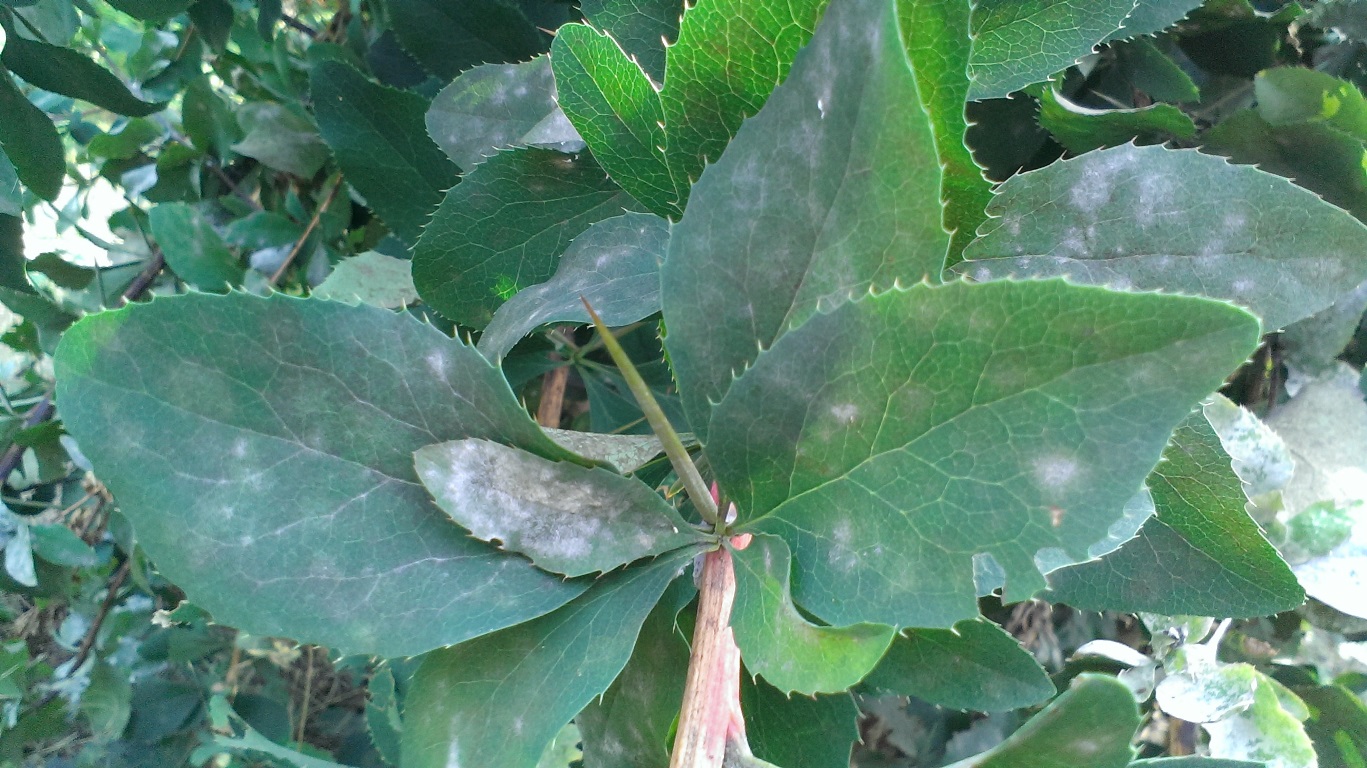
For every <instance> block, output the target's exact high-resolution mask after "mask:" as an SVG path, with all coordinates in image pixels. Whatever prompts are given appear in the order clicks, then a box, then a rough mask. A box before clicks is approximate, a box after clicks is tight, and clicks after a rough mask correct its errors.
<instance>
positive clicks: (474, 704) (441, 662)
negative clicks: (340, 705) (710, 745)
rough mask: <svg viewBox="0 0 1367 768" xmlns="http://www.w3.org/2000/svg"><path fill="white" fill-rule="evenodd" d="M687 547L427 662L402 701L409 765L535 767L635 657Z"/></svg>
mask: <svg viewBox="0 0 1367 768" xmlns="http://www.w3.org/2000/svg"><path fill="white" fill-rule="evenodd" d="M695 554H696V552H695V551H692V550H686V551H683V552H676V553H672V554H670V555H666V556H664V557H661V558H659V559H658V560H656V561H655V562H653V563H650V564H648V565H644V566H640V567H635V568H628V569H626V570H623V571H618V572H615V573H612V574H609V575H607V576H604V577H603V578H601V579H599V580H598V581H596V582H595V583H594V585H593V587H591V588H590V589H589V591H588V592H585V593H584V594H583V595H581V596H580V597H578V598H576V599H575V600H573V601H572V602H570V603H569V604H567V605H565V606H563V607H562V608H560V609H559V610H556V611H555V612H553V613H550V614H547V615H546V616H543V617H541V618H539V619H535V620H533V621H529V622H527V623H525V624H520V625H518V626H516V627H512V628H509V629H505V630H502V631H500V632H495V633H494V634H491V635H486V636H484V637H480V638H476V639H474V640H470V641H467V642H465V643H462V644H460V645H457V646H455V647H453V648H445V649H442V650H439V651H435V652H433V653H431V654H429V655H428V656H427V659H426V660H425V661H424V662H423V664H422V666H421V667H419V668H418V670H417V672H415V673H414V674H413V684H412V687H411V688H410V689H409V691H408V696H407V698H406V700H405V707H404V712H405V717H404V730H403V759H404V765H405V766H406V768H448V766H458V765H468V766H477V765H478V766H484V765H487V766H495V765H496V766H500V767H501V768H503V767H506V768H534V766H536V764H537V760H538V759H539V758H540V757H541V753H542V751H543V750H544V749H545V748H546V745H547V744H549V743H550V742H551V740H552V739H553V738H555V735H556V734H557V733H558V732H559V731H560V729H561V728H562V727H563V726H564V725H565V724H566V723H568V722H569V721H570V718H572V717H574V716H575V714H577V713H578V712H579V711H580V710H581V709H583V708H584V707H585V706H587V705H588V704H589V702H590V701H592V700H593V698H594V697H595V696H597V695H598V694H600V693H602V692H603V691H605V690H606V689H607V688H608V686H609V685H611V684H612V681H613V679H614V678H616V677H617V675H618V673H619V672H621V671H622V668H623V667H624V666H625V665H626V663H627V660H628V659H629V658H630V657H631V651H632V648H633V647H634V646H635V645H636V638H637V635H638V633H639V632H640V630H641V625H642V623H643V622H644V621H645V619H646V616H647V615H648V614H649V613H650V610H651V609H652V608H653V607H654V606H655V604H656V602H657V601H658V600H659V599H660V596H661V594H663V593H664V591H665V587H667V586H668V585H669V583H670V582H671V581H673V580H674V577H675V576H676V575H677V574H678V573H679V571H680V569H682V568H683V567H684V566H685V565H687V564H688V562H689V560H690V559H692V557H693V556H694V555H695Z"/></svg>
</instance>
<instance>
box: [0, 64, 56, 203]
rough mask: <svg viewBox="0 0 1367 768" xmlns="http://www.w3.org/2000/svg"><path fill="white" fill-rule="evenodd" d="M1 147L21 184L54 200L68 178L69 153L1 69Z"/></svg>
mask: <svg viewBox="0 0 1367 768" xmlns="http://www.w3.org/2000/svg"><path fill="white" fill-rule="evenodd" d="M0 114H3V115H4V116H5V119H4V120H0V148H3V149H4V150H5V155H6V156H7V157H9V160H10V162H11V163H13V164H14V170H15V173H17V174H18V176H19V181H21V182H23V183H24V186H25V187H28V188H29V190H31V191H32V192H33V194H35V195H37V196H39V197H41V198H43V199H44V200H55V199H56V198H57V193H58V192H60V191H61V189H62V180H63V179H65V178H66V154H65V150H64V149H63V148H62V139H61V137H59V136H58V135H57V128H56V126H54V125H53V124H52V120H50V119H48V116H47V115H46V114H44V112H43V111H42V110H41V109H39V108H37V107H35V106H33V104H32V103H30V102H29V100H28V98H27V97H25V96H24V94H23V93H22V92H21V91H20V90H19V89H18V87H16V86H15V84H14V81H13V80H12V79H10V77H9V73H8V72H6V71H5V70H4V68H3V67H0Z"/></svg>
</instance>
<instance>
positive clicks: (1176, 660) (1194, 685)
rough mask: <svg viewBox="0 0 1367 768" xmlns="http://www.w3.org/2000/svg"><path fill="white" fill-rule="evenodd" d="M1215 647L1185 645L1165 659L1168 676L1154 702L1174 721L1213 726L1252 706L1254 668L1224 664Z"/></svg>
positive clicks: (1157, 690)
mask: <svg viewBox="0 0 1367 768" xmlns="http://www.w3.org/2000/svg"><path fill="white" fill-rule="evenodd" d="M1215 655H1216V643H1214V642H1210V643H1205V644H1200V645H1186V646H1181V647H1179V648H1176V649H1174V650H1173V651H1172V652H1171V654H1170V655H1169V656H1168V657H1167V658H1166V659H1164V664H1163V666H1164V668H1165V672H1166V674H1165V676H1164V677H1163V680H1162V681H1161V682H1159V683H1158V687H1157V689H1156V690H1155V691H1154V694H1155V698H1154V702H1155V703H1156V704H1158V705H1159V706H1160V707H1162V709H1163V711H1164V712H1167V713H1168V714H1170V715H1172V716H1173V717H1176V718H1180V719H1183V720H1186V721H1187V722H1192V723H1214V722H1218V721H1220V720H1224V719H1225V718H1228V717H1230V716H1232V715H1235V714H1237V713H1239V712H1241V711H1243V710H1245V709H1248V708H1249V706H1251V705H1252V704H1253V695H1254V690H1255V689H1257V687H1258V685H1259V674H1258V670H1256V669H1254V668H1253V665H1251V664H1222V663H1220V662H1219V661H1217V660H1216V658H1215Z"/></svg>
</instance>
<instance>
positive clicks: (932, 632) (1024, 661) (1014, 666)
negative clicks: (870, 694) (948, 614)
mask: <svg viewBox="0 0 1367 768" xmlns="http://www.w3.org/2000/svg"><path fill="white" fill-rule="evenodd" d="M864 687H866V688H871V689H873V690H875V691H878V692H880V693H886V694H895V695H899V696H915V697H916V698H918V699H923V700H925V701H928V702H930V703H932V704H938V705H940V706H942V707H950V708H953V709H965V710H976V711H979V712H1005V711H1007V710H1011V709H1019V708H1021V707H1028V706H1031V705H1034V704H1039V703H1040V702H1042V701H1045V700H1047V699H1049V697H1051V696H1053V695H1054V684H1053V683H1052V682H1050V680H1049V673H1047V672H1045V671H1044V668H1043V667H1041V666H1040V665H1039V662H1037V661H1035V657H1034V656H1031V655H1030V652H1029V651H1026V650H1025V649H1024V648H1022V647H1021V645H1020V643H1019V642H1017V641H1016V639H1015V638H1014V637H1012V636H1011V635H1009V634H1007V633H1006V632H1004V631H1003V630H1002V629H1001V628H1000V627H998V626H997V625H996V624H993V623H992V622H990V621H986V620H984V619H973V620H968V621H961V622H959V623H958V624H955V625H954V628H953V629H910V630H906V631H904V632H902V633H901V634H899V635H898V636H897V637H896V638H894V639H893V641H892V647H891V648H889V649H888V652H887V655H885V656H884V657H883V660H882V661H881V662H880V663H879V664H878V666H877V667H875V668H874V670H873V671H872V672H870V673H869V676H868V677H867V678H865V679H864Z"/></svg>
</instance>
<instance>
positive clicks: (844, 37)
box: [661, 0, 949, 623]
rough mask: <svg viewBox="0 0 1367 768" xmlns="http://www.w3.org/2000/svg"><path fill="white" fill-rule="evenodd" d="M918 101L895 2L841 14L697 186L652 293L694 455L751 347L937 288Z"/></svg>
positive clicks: (940, 246) (931, 195) (861, 4)
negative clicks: (693, 438)
mask: <svg viewBox="0 0 1367 768" xmlns="http://www.w3.org/2000/svg"><path fill="white" fill-rule="evenodd" d="M685 26H687V20H686V19H685ZM869 40H873V41H874V42H875V43H876V45H869V44H868V41H869ZM681 44H682V43H681ZM672 50H674V49H671V51H672ZM920 104H921V102H920V96H919V95H918V92H917V89H916V83H915V79H914V78H913V76H912V73H911V69H910V67H909V66H908V64H907V57H906V52H905V50H904V49H903V46H902V42H901V39H900V36H899V32H898V27H897V17H896V15H895V4H894V3H893V2H892V1H891V0H856V1H854V2H848V3H841V4H839V5H836V6H834V7H832V8H831V10H830V11H828V12H827V14H826V17H825V19H823V21H822V23H821V28H820V29H819V30H818V31H817V33H816V35H815V36H814V37H813V38H812V42H811V44H810V45H808V46H807V47H806V48H804V49H803V50H802V52H801V53H800V54H799V55H798V57H797V60H796V61H795V62H794V63H793V71H792V73H791V75H790V76H789V78H788V80H787V81H786V82H785V83H784V84H783V85H782V86H780V87H779V88H778V89H777V90H776V91H774V95H773V97H772V98H770V99H769V102H768V103H767V104H766V105H765V106H764V109H763V110H761V111H760V113H759V114H758V115H756V116H755V117H754V118H751V119H750V120H748V121H746V123H745V126H744V127H743V128H742V129H741V130H740V132H739V133H738V134H737V135H736V139H735V140H734V141H733V142H732V143H731V145H730V147H728V148H727V151H726V153H725V154H724V155H722V157H721V159H719V160H718V161H717V162H716V163H715V164H714V165H712V166H710V167H709V168H708V169H707V172H706V173H704V174H703V177H702V178H701V179H700V180H699V181H698V183H697V185H696V186H695V188H694V195H693V198H692V203H691V204H690V205H689V207H688V212H687V214H686V215H685V216H684V217H683V219H682V220H680V222H679V223H678V224H677V225H676V226H675V227H674V228H673V231H672V233H671V237H670V243H669V257H668V258H667V259H666V260H665V266H664V270H663V272H662V275H661V279H662V290H661V293H662V296H663V299H664V313H665V319H666V324H667V326H668V328H669V335H668V338H667V340H666V344H667V346H668V349H669V354H670V359H671V362H672V363H673V366H674V371H675V375H676V376H677V378H678V381H679V389H680V391H681V392H682V393H683V395H684V398H685V399H684V405H685V410H686V411H687V413H688V418H689V422H690V423H691V424H692V427H693V430H694V431H695V432H696V433H697V434H698V436H699V438H700V439H702V440H703V442H704V443H707V442H708V434H709V432H710V431H711V427H710V426H709V422H710V421H712V410H713V409H712V406H711V403H713V402H718V401H720V400H721V399H722V396H723V395H724V394H725V393H726V391H727V388H728V387H729V386H730V384H731V380H732V376H733V375H734V374H735V373H738V372H739V371H742V370H744V368H745V367H746V366H747V365H748V364H750V363H751V361H753V360H754V359H755V355H756V354H757V352H758V350H759V349H761V348H767V347H769V346H770V345H772V344H773V343H774V342H775V340H776V339H779V338H780V337H782V336H783V334H784V333H786V332H788V331H789V330H790V329H792V328H794V327H797V326H798V325H800V324H801V323H803V322H804V321H806V320H807V318H808V317H810V316H811V315H812V314H813V313H814V312H816V311H818V310H819V309H828V308H830V307H832V306H835V305H837V304H839V303H840V302H842V301H846V300H847V299H849V298H850V297H852V296H856V295H860V294H863V293H865V292H867V291H868V290H869V289H870V288H871V287H874V288H879V289H887V288H889V287H891V286H892V285H894V284H895V283H897V282H901V283H902V284H910V283H914V282H917V281H920V280H922V279H924V278H930V279H938V276H939V274H940V271H941V268H942V266H943V264H944V259H945V252H946V249H947V247H948V245H949V235H948V234H947V233H945V231H944V229H943V227H942V226H941V216H942V211H941V206H940V160H939V156H938V155H937V153H936V148H935V142H934V138H933V136H932V131H931V126H930V122H929V120H928V119H927V117H926V115H925V112H924V111H923V110H922V108H921V106H920ZM893 147H896V149H895V150H893V149H892V148H893ZM797 212H800V213H797ZM845 623H854V622H845Z"/></svg>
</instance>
